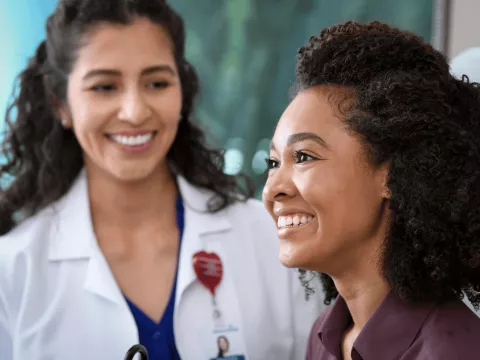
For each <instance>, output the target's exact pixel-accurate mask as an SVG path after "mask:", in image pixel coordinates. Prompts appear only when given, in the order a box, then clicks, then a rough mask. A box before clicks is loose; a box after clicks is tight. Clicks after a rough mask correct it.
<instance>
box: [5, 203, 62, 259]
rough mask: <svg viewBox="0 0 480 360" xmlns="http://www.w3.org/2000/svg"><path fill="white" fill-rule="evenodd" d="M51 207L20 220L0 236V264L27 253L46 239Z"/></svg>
mask: <svg viewBox="0 0 480 360" xmlns="http://www.w3.org/2000/svg"><path fill="white" fill-rule="evenodd" d="M53 214H54V208H53V206H49V207H47V208H45V209H43V210H41V211H40V212H38V213H37V214H35V215H33V216H31V217H29V218H27V219H25V220H22V221H21V222H19V223H18V224H17V225H16V226H15V227H14V228H13V229H12V230H10V231H9V232H8V233H6V234H5V235H2V236H0V264H2V263H5V261H7V259H11V258H12V257H13V256H15V254H19V253H25V252H28V251H29V250H30V249H32V248H34V247H35V244H36V242H38V241H42V239H45V238H46V233H47V232H48V231H49V230H50V227H51V224H52V216H53Z"/></svg>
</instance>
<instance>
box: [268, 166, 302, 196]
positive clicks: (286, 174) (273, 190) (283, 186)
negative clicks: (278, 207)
mask: <svg viewBox="0 0 480 360" xmlns="http://www.w3.org/2000/svg"><path fill="white" fill-rule="evenodd" d="M296 191H297V190H296V187H295V183H294V181H293V173H292V171H291V169H289V168H288V167H280V168H277V169H274V170H270V173H269V175H268V178H267V181H266V183H265V186H264V188H263V194H262V197H263V201H264V202H265V201H268V202H273V201H279V200H282V199H283V198H290V197H293V196H295V194H296Z"/></svg>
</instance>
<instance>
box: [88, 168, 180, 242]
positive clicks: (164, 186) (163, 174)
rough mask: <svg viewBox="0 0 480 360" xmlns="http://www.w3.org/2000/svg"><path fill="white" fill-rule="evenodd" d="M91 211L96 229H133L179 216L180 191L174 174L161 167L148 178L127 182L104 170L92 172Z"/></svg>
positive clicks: (90, 189) (90, 178) (167, 221)
mask: <svg viewBox="0 0 480 360" xmlns="http://www.w3.org/2000/svg"><path fill="white" fill-rule="evenodd" d="M87 176H88V188H89V200H90V211H91V214H92V219H93V224H94V228H96V226H97V225H99V224H101V226H102V227H114V228H116V229H118V231H119V232H122V231H125V232H131V231H132V230H134V229H138V228H142V227H144V226H149V224H152V223H156V224H162V223H163V222H165V223H171V222H172V219H173V220H174V219H175V201H176V197H177V193H178V189H177V184H176V180H175V177H174V175H173V174H172V172H171V171H170V170H169V169H168V168H165V169H159V170H158V171H156V172H155V173H152V174H151V176H149V177H148V178H146V179H143V180H141V181H135V182H125V181H121V180H118V179H115V178H113V177H112V176H110V175H108V174H105V173H103V172H102V171H88V169H87Z"/></svg>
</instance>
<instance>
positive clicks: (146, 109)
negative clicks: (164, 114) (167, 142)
mask: <svg viewBox="0 0 480 360" xmlns="http://www.w3.org/2000/svg"><path fill="white" fill-rule="evenodd" d="M151 115H152V110H151V109H150V106H149V105H148V103H147V102H146V101H145V99H144V97H143V95H142V94H141V92H140V91H138V90H131V91H128V92H127V93H126V94H125V96H124V97H123V99H122V106H121V109H120V113H119V114H118V117H119V119H120V120H122V121H126V122H129V123H131V124H134V125H140V124H142V123H143V122H145V121H146V120H147V119H148V118H150V116H151Z"/></svg>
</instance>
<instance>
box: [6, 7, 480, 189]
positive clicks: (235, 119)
mask: <svg viewBox="0 0 480 360" xmlns="http://www.w3.org/2000/svg"><path fill="white" fill-rule="evenodd" d="M99 1H100V0H99ZM55 3H56V0H16V1H9V0H0V24H2V31H1V32H0V42H1V43H2V44H3V46H2V54H1V57H0V79H1V81H0V111H1V112H2V118H1V123H2V124H1V125H0V126H3V118H4V113H5V109H6V107H7V105H8V103H9V99H10V95H11V93H12V89H13V84H14V80H15V77H16V76H17V75H18V72H19V71H20V70H21V69H22V68H23V67H24V66H25V65H26V62H27V60H28V58H29V57H30V56H31V55H32V54H33V52H34V50H35V48H36V46H37V45H38V43H39V42H40V41H41V40H42V39H43V38H44V37H45V30H44V24H45V20H46V18H47V16H48V15H49V14H50V13H51V12H52V11H53V9H54V7H55ZM170 3H171V5H172V6H173V7H174V8H176V9H177V10H178V11H179V12H180V13H181V15H182V16H183V17H184V19H185V23H186V27H187V31H188V35H187V54H188V58H189V60H190V61H191V62H192V63H193V64H194V65H195V66H196V68H197V70H198V73H199V75H200V79H201V84H202V91H201V97H200V98H199V101H198V103H197V111H196V119H197V121H199V122H200V123H201V124H202V125H203V126H204V128H205V129H206V130H207V132H208V134H209V135H210V141H211V143H212V145H215V146H220V147H223V148H225V150H226V160H227V161H226V166H225V171H226V172H227V173H230V174H236V173H238V172H244V173H246V174H248V175H250V176H252V177H253V179H254V180H255V182H256V185H257V189H258V190H257V196H258V195H259V194H260V191H261V186H260V185H261V184H262V183H263V173H264V171H265V158H266V157H267V156H268V147H269V141H270V136H271V135H272V133H273V131H274V126H275V124H276V122H277V120H278V118H279V117H280V115H281V113H282V111H283V109H284V108H285V107H286V105H287V103H288V101H289V98H288V90H289V87H290V86H291V84H292V82H293V80H294V75H295V74H294V70H295V56H296V51H297V49H298V48H299V47H300V46H302V45H303V44H304V43H305V42H306V41H307V40H308V38H309V37H310V36H311V35H316V34H318V33H319V32H320V29H322V28H323V27H326V26H329V25H333V24H336V23H339V22H344V21H346V20H357V21H360V22H366V21H370V20H380V21H383V22H386V23H388V24H390V25H394V26H397V27H399V28H402V29H405V30H410V31H413V32H415V33H417V34H419V35H421V36H422V37H424V38H425V39H426V40H427V41H429V42H431V43H432V44H433V45H434V46H435V47H436V48H438V49H439V50H440V51H442V52H444V53H445V55H447V56H448V57H449V58H453V57H454V56H455V55H457V54H458V53H460V52H461V51H463V50H464V49H466V48H468V47H471V46H474V45H480V35H479V36H477V34H476V33H475V32H472V29H473V28H474V27H472V24H473V23H474V22H475V20H476V17H477V14H478V12H479V11H480V1H478V0H450V1H449V0H402V1H397V0H335V1H332V0H195V1H193V0H170ZM475 10H477V11H475Z"/></svg>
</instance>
